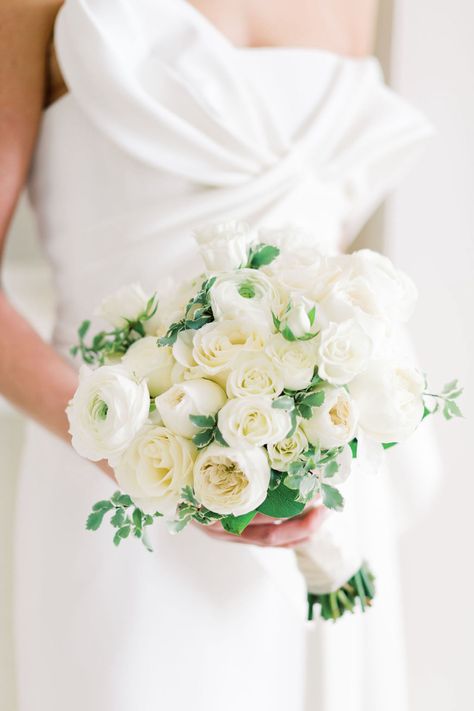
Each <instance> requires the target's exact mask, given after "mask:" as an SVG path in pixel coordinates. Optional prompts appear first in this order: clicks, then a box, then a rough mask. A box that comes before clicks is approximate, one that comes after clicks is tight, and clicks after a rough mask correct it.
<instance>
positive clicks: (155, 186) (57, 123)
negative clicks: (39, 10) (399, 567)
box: [16, 0, 431, 711]
mask: <svg viewBox="0 0 474 711" xmlns="http://www.w3.org/2000/svg"><path fill="white" fill-rule="evenodd" d="M55 44H56V50H57V55H58V59H59V63H60V66H61V69H62V72H63V74H64V77H65V81H66V83H67V86H68V88H69V93H68V94H66V95H65V96H64V97H62V98H61V99H59V101H57V102H56V103H54V104H53V105H52V106H51V107H49V108H48V109H47V110H46V111H45V112H44V116H43V120H42V124H41V129H40V134H39V138H38V144H37V148H36V153H35V156H34V161H33V165H32V169H31V173H30V177H29V191H30V196H31V200H32V204H33V206H34V209H35V212H36V214H37V219H38V226H39V231H40V236H41V240H42V243H43V247H44V251H45V253H46V255H47V258H48V260H49V261H50V263H51V266H52V270H53V275H54V285H55V289H56V293H57V315H56V323H55V328H54V335H53V345H54V347H55V348H56V349H58V350H59V351H60V352H61V353H62V354H63V355H64V356H65V357H67V354H68V349H69V346H70V345H71V344H72V343H73V342H74V341H75V333H76V329H77V327H78V325H79V323H80V322H81V321H82V320H83V319H84V318H86V317H89V316H90V315H91V314H92V312H93V310H94V308H95V307H96V305H97V304H98V302H99V301H100V299H101V298H102V297H103V296H104V295H106V294H108V293H110V292H111V291H113V290H114V289H116V288H118V287H120V286H122V285H124V284H127V283H129V282H131V281H136V280H139V281H140V282H141V283H142V284H143V286H144V287H145V288H146V289H150V290H153V289H158V292H160V291H163V290H164V289H165V286H166V285H167V284H169V281H170V279H171V280H172V279H174V278H175V279H180V278H182V277H189V276H190V275H191V274H196V273H198V272H200V271H201V268H202V265H201V264H200V262H199V258H198V256H197V253H196V247H195V244H194V242H193V239H192V230H193V229H194V228H195V227H196V226H198V225H200V224H202V223H204V222H207V221H214V220H217V219H222V218H229V217H234V218H238V219H243V220H248V221H249V222H251V223H252V224H253V225H257V226H259V225H266V226H275V225H282V224H286V223H289V222H291V223H293V224H296V225H299V226H301V227H303V228H304V229H306V230H308V231H309V233H310V234H311V235H313V236H314V239H315V240H317V241H318V243H320V244H323V246H324V247H325V248H326V249H327V250H329V251H332V252H334V251H337V250H341V249H344V248H345V247H346V246H348V244H349V242H350V240H351V238H352V237H353V236H354V235H355V234H356V233H357V231H358V229H359V227H360V226H361V225H362V224H363V222H364V221H365V220H366V218H367V217H368V216H369V214H370V213H371V212H372V211H373V209H374V208H375V207H376V206H377V205H378V203H379V202H380V200H381V199H382V198H383V197H384V196H385V195H386V194H387V192H388V191H389V190H390V189H391V188H392V187H393V186H394V184H395V183H396V182H397V180H398V179H399V178H400V176H401V175H402V174H403V173H404V172H405V170H406V169H407V168H408V166H409V165H410V164H411V163H412V162H413V160H414V159H415V158H416V157H417V155H418V153H419V151H420V148H421V146H422V145H423V144H424V143H425V140H426V138H427V137H428V136H429V135H430V133H431V128H430V127H429V124H428V123H427V121H426V120H425V119H424V118H423V117H422V116H421V115H420V114H419V113H418V112H417V111H416V110H415V109H413V108H412V107H411V106H409V105H408V104H407V103H406V102H405V101H404V100H403V99H401V98H400V97H399V96H396V95H395V94H394V93H393V92H392V91H391V90H390V89H388V88H387V87H386V86H385V85H384V83H383V79H382V76H381V71H380V67H379V65H378V63H377V61H376V60H375V59H374V58H366V59H365V58H364V59H351V58H347V57H342V56H338V55H335V54H332V53H330V52H327V51H322V50H318V49H301V48H280V47H277V48H258V49H254V48H252V49H248V48H235V47H233V46H232V45H231V44H230V43H229V41H228V40H227V39H226V38H225V37H224V36H223V35H222V34H221V33H219V32H218V31H217V30H216V29H215V28H214V26H213V25H211V24H210V23H209V22H208V21H207V20H206V19H205V18H204V17H203V16H202V15H201V14H199V12H198V11H197V10H195V9H194V8H193V7H192V6H191V5H189V4H188V3H187V2H185V1H184V0H66V3H65V5H64V6H63V8H62V9H61V11H60V13H59V15H58V19H57V22H56V27H55ZM77 365H78V364H77ZM392 485H393V481H392V478H391V477H382V478H379V479H377V480H374V481H371V484H370V487H368V489H367V498H368V500H367V501H361V503H360V506H359V510H358V516H359V520H360V521H361V526H362V528H363V530H364V531H365V533H366V539H367V541H366V543H367V557H368V558H369V559H370V561H371V563H372V565H373V567H374V568H375V570H376V571H377V574H378V593H379V594H378V599H377V601H376V605H375V607H374V609H373V610H371V611H370V613H368V614H367V615H365V616H362V615H354V616H352V617H349V618H348V619H343V620H342V621H341V622H339V623H337V624H336V625H332V624H327V623H321V622H319V621H316V622H314V623H313V624H312V625H310V626H308V624H307V623H306V622H305V590H304V585H303V581H302V578H301V576H300V575H299V573H298V571H297V569H296V566H295V561H294V555H293V553H292V552H291V551H289V550H268V549H257V548H254V547H251V546H243V545H233V544H229V543H222V542H216V541H213V540H211V539H209V538H208V537H207V536H206V535H204V534H203V533H202V532H201V531H199V530H197V529H194V528H190V529H189V530H186V531H185V532H184V533H182V534H180V535H178V536H174V537H173V536H170V535H169V534H168V533H167V531H166V530H164V528H163V529H161V528H159V529H157V531H156V534H155V539H154V548H155V551H154V553H153V554H149V553H147V552H146V551H145V550H144V549H143V548H142V547H141V546H140V545H139V544H137V545H136V544H135V543H134V542H126V543H125V544H123V545H122V546H121V547H120V548H119V549H115V548H114V546H113V545H112V541H111V539H112V535H111V529H110V528H107V527H104V529H103V530H102V529H101V530H100V531H99V532H98V533H97V534H91V533H89V532H87V531H86V530H85V527H84V524H85V520H86V517H87V514H88V512H89V509H90V507H91V505H92V503H93V502H94V501H96V500H97V499H99V498H103V497H106V496H108V495H110V493H111V492H112V491H113V490H114V486H113V484H112V483H110V482H109V481H108V480H107V479H106V477H104V476H103V475H102V474H101V473H100V472H99V471H98V470H97V468H96V467H95V466H94V465H92V464H90V463H88V462H86V461H84V460H82V459H81V458H80V457H79V456H78V455H77V454H75V452H74V451H73V450H72V449H71V448H70V447H68V446H66V445H65V444H63V443H62V442H60V441H58V440H56V439H54V438H53V437H52V436H50V435H49V434H47V433H46V432H45V431H43V430H42V429H41V428H39V427H38V426H36V425H33V424H31V425H30V427H29V431H28V436H27V442H26V446H25V453H24V461H23V468H22V473H21V478H20V484H19V495H18V527H17V551H16V554H17V557H16V560H17V563H16V656H17V669H18V695H19V711H86V710H87V711H162V710H165V709H166V710H173V711H187V710H188V709H190V710H192V711H220V710H221V709H226V711H241V710H242V709H248V710H249V711H289V710H290V711H342V709H344V708H350V709H351V711H362V710H363V711H382V709H383V711H404V709H405V708H406V706H405V703H406V700H405V687H404V671H403V661H402V660H403V647H402V642H401V635H400V629H401V618H400V609H399V595H398V582H397V572H396V553H395V551H396V548H395V543H396V531H395V528H396V526H395V523H394V520H395V516H394V509H395V505H394V497H393V494H392ZM361 491H363V488H362V489H361ZM360 498H361V499H362V498H364V497H363V496H361V497H360Z"/></svg>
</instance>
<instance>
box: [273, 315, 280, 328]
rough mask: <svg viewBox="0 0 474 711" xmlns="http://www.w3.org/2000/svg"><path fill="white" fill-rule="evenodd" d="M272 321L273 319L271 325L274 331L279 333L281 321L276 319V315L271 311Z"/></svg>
mask: <svg viewBox="0 0 474 711" xmlns="http://www.w3.org/2000/svg"><path fill="white" fill-rule="evenodd" d="M272 319H273V325H274V326H275V328H276V330H277V331H279V330H280V325H281V321H280V319H279V318H277V317H276V315H275V314H274V313H273V311H272Z"/></svg>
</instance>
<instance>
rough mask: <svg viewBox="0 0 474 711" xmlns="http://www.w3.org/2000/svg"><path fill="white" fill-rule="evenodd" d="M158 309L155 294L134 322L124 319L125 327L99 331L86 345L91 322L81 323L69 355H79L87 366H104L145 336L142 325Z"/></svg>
mask: <svg viewBox="0 0 474 711" xmlns="http://www.w3.org/2000/svg"><path fill="white" fill-rule="evenodd" d="M157 308H158V301H157V299H156V294H153V296H152V297H151V298H150V299H149V300H148V302H147V305H146V307H145V310H144V311H143V312H142V313H141V314H139V316H137V318H136V319H135V320H130V319H124V321H125V325H124V326H123V327H121V328H114V329H113V330H112V331H99V333H96V335H95V336H94V337H93V338H92V342H91V344H90V345H88V344H87V343H86V341H85V337H86V335H87V332H88V331H89V328H90V325H91V322H90V321H83V322H82V323H81V325H80V326H79V329H78V331H77V335H78V339H79V342H78V343H77V344H76V345H74V346H72V348H71V349H70V353H71V355H72V356H76V355H77V354H78V353H80V355H81V358H82V360H83V361H84V363H87V364H88V365H104V363H105V362H106V361H107V360H108V359H110V358H113V357H114V356H122V355H123V354H124V353H126V352H127V351H128V349H129V348H130V346H131V345H132V344H133V343H135V341H137V340H139V339H140V338H144V337H145V335H146V332H145V326H144V324H145V323H146V322H147V321H149V320H150V319H151V318H152V317H153V316H154V315H155V314H156V310H157Z"/></svg>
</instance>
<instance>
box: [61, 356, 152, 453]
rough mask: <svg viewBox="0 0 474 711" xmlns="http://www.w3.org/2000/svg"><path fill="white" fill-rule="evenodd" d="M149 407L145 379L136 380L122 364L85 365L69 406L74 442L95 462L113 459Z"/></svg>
mask: <svg viewBox="0 0 474 711" xmlns="http://www.w3.org/2000/svg"><path fill="white" fill-rule="evenodd" d="M149 409H150V395H149V393H148V388H147V384H146V382H145V381H144V380H143V381H141V382H137V381H136V380H135V379H134V378H133V376H132V375H131V374H130V372H129V371H128V370H127V369H126V368H124V367H123V366H121V365H104V366H102V367H100V368H97V369H96V370H90V369H89V368H87V366H82V368H81V370H80V373H79V385H78V388H77V390H76V392H75V393H74V397H73V398H72V400H71V401H70V403H69V405H68V407H67V409H66V413H67V416H68V418H69V432H70V434H71V435H72V446H73V447H74V449H75V450H76V451H77V452H78V453H79V454H80V455H82V456H83V457H87V459H91V460H92V461H94V462H97V461H99V460H100V459H109V460H113V459H114V457H116V456H117V455H118V454H120V453H121V452H122V451H123V450H124V449H125V448H126V447H127V446H128V445H129V444H130V442H131V441H132V439H133V438H134V437H135V435H136V433H137V432H138V430H139V429H140V428H141V426H142V425H143V423H144V422H145V420H146V419H147V417H148V412H149Z"/></svg>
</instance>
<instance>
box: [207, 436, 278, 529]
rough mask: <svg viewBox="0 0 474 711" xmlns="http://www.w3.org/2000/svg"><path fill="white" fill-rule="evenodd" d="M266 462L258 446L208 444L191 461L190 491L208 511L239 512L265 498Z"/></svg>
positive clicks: (259, 502)
mask: <svg viewBox="0 0 474 711" xmlns="http://www.w3.org/2000/svg"><path fill="white" fill-rule="evenodd" d="M269 483H270V465H269V463H268V459H267V456H266V454H265V451H264V450H263V449H259V448H258V447H238V448H235V449H234V448H232V447H221V446H220V445H218V444H211V445H210V446H209V447H207V448H206V449H204V450H202V451H201V452H200V453H199V454H198V456H197V459H196V462H195V464H194V492H195V495H196V498H197V499H198V501H199V502H200V503H201V504H202V505H203V506H205V507H206V508H208V509H209V510H210V511H214V512H215V513H218V514H222V515H224V516H227V515H229V514H232V515H234V516H241V515H242V514H246V513H249V511H253V510H254V509H256V508H257V507H258V506H260V504H261V503H263V501H264V500H265V499H266V496H267V490H268V485H269Z"/></svg>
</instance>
